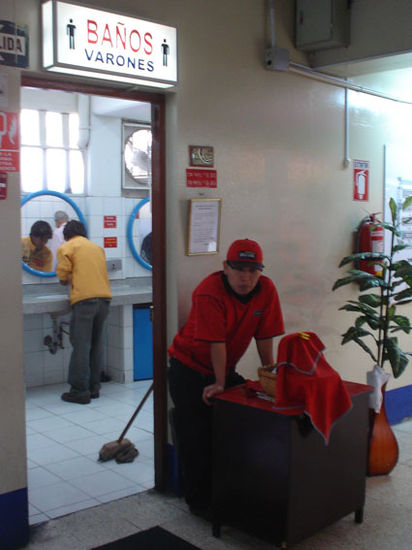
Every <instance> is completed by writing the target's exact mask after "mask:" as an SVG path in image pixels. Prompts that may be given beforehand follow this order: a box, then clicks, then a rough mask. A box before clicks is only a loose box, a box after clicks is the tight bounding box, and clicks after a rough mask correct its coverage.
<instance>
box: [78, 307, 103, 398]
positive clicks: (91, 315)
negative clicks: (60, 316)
mask: <svg viewBox="0 0 412 550" xmlns="http://www.w3.org/2000/svg"><path fill="white" fill-rule="evenodd" d="M109 308H110V300H108V299H107V298H91V299H89V300H82V301H81V302H77V303H76V304H74V306H73V307H72V316H71V320H70V343H71V345H72V346H73V351H72V355H71V358H70V364H69V377H68V382H69V384H70V385H71V388H70V391H71V392H72V393H77V394H79V395H85V396H89V395H90V393H97V392H98V391H99V389H100V373H101V371H102V370H103V363H104V328H105V324H106V319H107V316H108V314H109Z"/></svg>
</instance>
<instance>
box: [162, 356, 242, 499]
mask: <svg viewBox="0 0 412 550" xmlns="http://www.w3.org/2000/svg"><path fill="white" fill-rule="evenodd" d="M168 378H169V391H170V395H171V397H172V400H173V403H174V405H175V412H174V422H175V434H176V439H177V442H176V444H177V453H178V456H179V462H180V466H181V471H182V476H183V485H184V487H183V489H184V494H185V499H186V502H187V503H188V504H189V505H190V506H193V507H194V508H198V509H204V508H206V507H207V506H209V505H210V500H211V489H212V479H211V473H212V409H213V405H212V406H208V405H206V404H205V403H204V402H203V401H202V394H203V389H204V387H205V386H208V385H210V384H213V383H214V381H215V377H214V376H213V375H210V376H209V375H204V374H201V373H199V372H197V371H194V370H192V369H190V368H188V367H187V366H186V365H184V364H183V363H181V362H180V361H178V360H177V359H175V358H173V357H172V358H171V360H170V369H169V371H168ZM244 381H245V379H244V378H243V376H240V374H237V373H236V372H232V373H231V374H229V375H228V376H227V377H226V388H228V387H231V386H236V385H238V384H243V383H244Z"/></svg>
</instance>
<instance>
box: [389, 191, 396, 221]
mask: <svg viewBox="0 0 412 550" xmlns="http://www.w3.org/2000/svg"><path fill="white" fill-rule="evenodd" d="M389 209H390V211H391V217H392V223H393V224H394V223H395V222H396V219H397V217H398V206H397V204H396V202H395V201H394V199H393V198H392V197H391V198H390V199H389Z"/></svg>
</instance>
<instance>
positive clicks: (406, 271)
mask: <svg viewBox="0 0 412 550" xmlns="http://www.w3.org/2000/svg"><path fill="white" fill-rule="evenodd" d="M393 272H394V276H395V277H399V278H400V279H402V280H403V281H404V282H405V283H406V284H407V285H408V286H410V287H412V266H411V264H410V263H409V262H408V261H407V260H401V261H400V262H396V263H395V264H394V265H393Z"/></svg>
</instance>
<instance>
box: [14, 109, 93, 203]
mask: <svg viewBox="0 0 412 550" xmlns="http://www.w3.org/2000/svg"><path fill="white" fill-rule="evenodd" d="M20 135H21V158H20V172H21V173H20V176H21V188H22V191H23V192H25V193H33V192H35V191H42V190H49V191H59V192H60V193H70V194H73V195H81V194H83V193H84V192H85V168H84V160H83V153H82V151H81V150H80V149H79V147H78V145H77V144H78V139H79V116H78V114H77V113H58V112H54V111H44V110H35V109H22V110H21V112H20Z"/></svg>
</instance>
